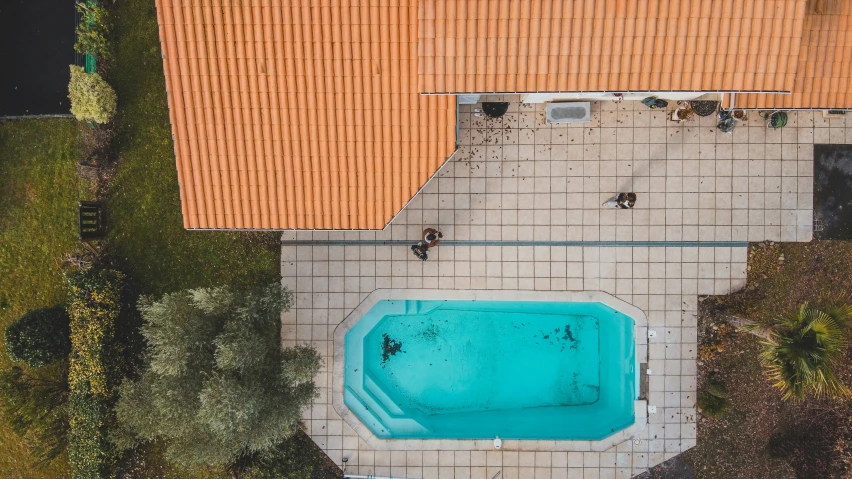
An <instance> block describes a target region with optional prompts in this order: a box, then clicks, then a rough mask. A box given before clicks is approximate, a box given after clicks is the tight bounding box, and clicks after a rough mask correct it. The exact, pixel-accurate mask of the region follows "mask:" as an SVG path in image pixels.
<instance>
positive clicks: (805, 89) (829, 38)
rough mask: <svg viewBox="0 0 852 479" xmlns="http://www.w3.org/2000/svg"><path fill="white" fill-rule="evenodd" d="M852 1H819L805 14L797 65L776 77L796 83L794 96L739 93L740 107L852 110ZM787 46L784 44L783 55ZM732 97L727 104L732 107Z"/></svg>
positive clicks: (792, 94) (811, 5)
mask: <svg viewBox="0 0 852 479" xmlns="http://www.w3.org/2000/svg"><path fill="white" fill-rule="evenodd" d="M850 30H852V2H848V1H845V0H819V1H813V2H809V4H808V7H807V13H806V15H805V24H804V32H803V34H802V47H801V49H800V51H799V55H798V62H797V65H796V66H791V67H789V68H787V69H783V70H782V69H781V66H782V65H780V64H779V65H778V67H779V68H778V72H777V73H776V74H775V75H774V76H776V77H780V76H782V75H780V74H784V75H783V76H784V77H786V78H788V79H792V80H793V88H792V89H791V91H792V93H791V94H789V95H776V94H738V95H736V97H735V98H734V99H733V101H734V104H733V106H736V107H737V108H761V109H794V108H802V109H831V108H838V109H852V95H850V94H849V92H850V91H852V71H850V70H852V33H850ZM783 49H784V46H783V44H782V45H781V52H782V54H783V51H784V50H783ZM730 101H731V97H730V96H729V97H728V105H727V106H732V105H731V103H730Z"/></svg>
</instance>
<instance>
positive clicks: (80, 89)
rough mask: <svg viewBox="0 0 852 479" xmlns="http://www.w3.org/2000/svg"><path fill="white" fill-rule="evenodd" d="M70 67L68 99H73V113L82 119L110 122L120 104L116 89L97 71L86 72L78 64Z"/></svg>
mask: <svg viewBox="0 0 852 479" xmlns="http://www.w3.org/2000/svg"><path fill="white" fill-rule="evenodd" d="M70 68H71V81H70V82H69V83H68V99H70V100H71V114H72V115H74V117H75V118H77V119H78V120H80V121H93V122H95V123H107V122H109V120H110V119H111V118H112V116H113V115H115V109H116V106H117V104H118V100H117V97H116V96H115V90H113V89H112V87H111V86H109V84H108V83H107V82H106V80H104V79H103V78H101V76H100V75H98V74H97V73H86V71H85V70H84V69H83V68H82V67H78V66H76V65H71V66H70Z"/></svg>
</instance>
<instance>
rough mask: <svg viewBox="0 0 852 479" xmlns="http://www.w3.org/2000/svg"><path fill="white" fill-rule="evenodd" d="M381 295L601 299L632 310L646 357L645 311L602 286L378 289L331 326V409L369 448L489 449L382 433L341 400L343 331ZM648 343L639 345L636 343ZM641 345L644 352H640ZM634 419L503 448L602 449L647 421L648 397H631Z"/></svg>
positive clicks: (486, 443) (482, 444)
mask: <svg viewBox="0 0 852 479" xmlns="http://www.w3.org/2000/svg"><path fill="white" fill-rule="evenodd" d="M384 299H399V300H480V301H554V302H557V301H559V302H599V303H603V304H605V305H607V306H609V307H611V308H613V309H617V310H619V311H620V312H622V313H624V314H626V315H628V316H630V317H631V318H633V320H634V321H635V324H634V330H633V333H634V338H635V340H636V355H637V357H636V363H637V367H638V365H639V364H640V363H644V362H647V361H648V358H647V344H648V317H647V316H646V315H645V313H644V312H643V311H642V310H641V309H639V308H637V307H636V306H633V305H632V304H630V303H627V302H625V301H623V300H620V299H618V298H616V297H615V296H612V295H610V294H608V293H604V292H603V291H518V290H501V289H489V290H447V289H377V290H375V291H373V292H372V293H370V294H369V295H368V296H367V297H366V298H364V300H363V301H361V304H359V305H358V306H357V307H356V308H355V309H353V310H352V312H350V313H349V315H348V316H346V319H344V320H343V321H342V322H341V323H340V324H339V325H338V326H337V328H335V330H334V363H333V365H332V373H333V374H332V394H331V395H332V404H333V405H334V410H335V411H336V412H337V414H339V415H340V417H341V418H342V419H343V421H344V422H346V424H347V425H349V427H351V428H352V429H353V430H354V431H355V432H356V433H357V434H358V436H360V437H361V439H362V440H363V441H364V442H366V443H367V444H368V445H369V446H370V447H372V448H373V449H379V450H393V451H416V450H423V451H433V450H435V451H436V450H488V449H493V448H494V444H493V440H492V439H475V440H471V439H381V438H378V437H376V436H375V435H374V434H373V432H372V431H370V429H369V428H368V427H367V426H366V425H365V424H364V423H362V422H361V420H360V419H359V418H358V416H356V415H355V414H354V413H352V411H350V410H349V408H348V407H347V406H346V404H344V401H343V379H344V360H345V349H344V344H345V343H344V340H345V336H346V333H347V332H349V330H350V329H352V326H354V325H355V323H357V322H358V321H359V320H360V319H361V318H362V317H363V316H364V314H366V313H367V312H368V311H369V310H370V309H371V308H372V307H373V306H375V305H376V303H378V302H379V301H381V300H384ZM642 345H644V346H646V347H645V348H640V347H639V346H642ZM640 351H644V352H645V357H640V356H639V353H640ZM633 408H634V414H635V417H636V421H635V422H634V423H633V424H632V425H631V426H629V427H627V428H625V429H622V430H621V431H618V432H616V433H614V434H612V435H611V436H608V437H606V438H604V439H601V440H599V441H574V440H519V439H507V440H504V441H503V446H502V449H505V450H519V451H571V452H590V451H605V450H607V449H610V448H611V447H613V446H616V445H618V444H621V443H622V442H624V441H627V440H629V439H632V438H633V437H635V436H636V435H637V434H638V433H639V432H640V431H643V430H645V428H647V426H648V402H647V401H645V400H643V399H637V400H635V401H634V402H633Z"/></svg>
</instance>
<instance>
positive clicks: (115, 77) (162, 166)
mask: <svg viewBox="0 0 852 479" xmlns="http://www.w3.org/2000/svg"><path fill="white" fill-rule="evenodd" d="M114 12H115V13H114V20H115V27H114V31H115V32H116V37H117V38H116V41H115V54H114V58H115V59H114V62H113V64H112V65H111V66H110V73H109V81H110V83H111V84H112V85H113V86H114V87H115V90H116V93H117V94H118V109H119V114H120V118H119V129H118V135H117V138H116V140H115V144H114V150H115V151H117V152H118V165H119V166H118V171H117V173H116V176H115V179H114V181H113V183H112V185H111V187H110V188H109V192H108V199H107V207H108V211H109V215H110V216H109V225H110V233H109V243H110V246H111V247H112V249H113V250H112V253H113V254H114V255H115V256H116V258H117V259H118V260H119V261H120V262H121V263H122V267H123V268H125V270H126V272H127V273H128V275H129V276H130V277H131V278H132V279H133V281H135V282H136V284H137V285H138V287H139V289H140V291H141V292H142V293H145V294H161V293H164V292H169V291H174V290H178V289H183V288H188V287H196V286H207V285H215V284H225V283H227V284H250V283H255V282H270V281H277V280H278V279H279V265H278V257H279V254H280V246H279V243H278V239H279V235H277V234H273V233H223V232H210V231H186V230H185V229H184V228H183V221H182V218H181V210H180V195H179V192H178V181H177V170H176V168H175V156H174V150H173V148H174V147H173V144H172V138H171V127H170V124H169V113H168V105H167V103H166V90H165V80H164V77H163V61H162V58H161V56H160V44H159V39H158V33H157V18H156V10H155V6H154V2H153V0H128V1H122V2H118V3H117V4H116V6H115V9H114Z"/></svg>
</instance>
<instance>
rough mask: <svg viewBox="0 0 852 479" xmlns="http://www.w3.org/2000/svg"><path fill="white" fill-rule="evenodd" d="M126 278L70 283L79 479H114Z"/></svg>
mask: <svg viewBox="0 0 852 479" xmlns="http://www.w3.org/2000/svg"><path fill="white" fill-rule="evenodd" d="M123 283H124V275H123V274H122V273H120V272H118V271H113V270H90V271H87V272H77V273H74V274H72V275H70V276H69V277H68V285H69V296H70V300H71V302H70V304H69V306H68V314H69V315H70V316H71V355H70V364H69V372H68V385H69V389H70V398H69V422H70V434H69V438H70V440H69V448H68V456H69V460H70V462H71V470H72V473H73V475H74V478H75V479H80V478H86V479H88V478H100V477H106V476H109V471H111V469H112V468H113V466H114V464H115V458H116V454H115V452H114V448H113V447H112V444H111V442H110V439H109V436H110V431H111V429H112V428H113V425H114V424H115V420H114V414H113V412H112V406H113V404H114V400H115V382H116V380H117V373H116V371H117V367H118V361H119V360H120V350H119V348H118V346H117V345H116V341H115V337H114V336H115V320H116V318H117V317H118V314H119V312H120V310H121V292H122V288H123Z"/></svg>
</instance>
